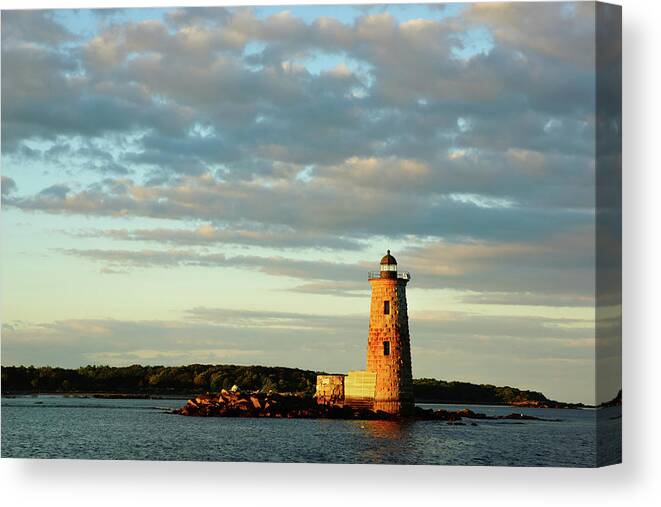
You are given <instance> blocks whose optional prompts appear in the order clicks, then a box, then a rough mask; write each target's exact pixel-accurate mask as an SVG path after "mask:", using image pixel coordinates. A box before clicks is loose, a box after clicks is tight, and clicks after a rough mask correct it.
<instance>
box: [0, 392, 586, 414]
mask: <svg viewBox="0 0 661 507" xmlns="http://www.w3.org/2000/svg"><path fill="white" fill-rule="evenodd" d="M202 394H209V393H199V392H181V393H178V392H177V393H159V392H153V393H135V392H121V391H107V392H97V391H91V392H88V391H80V392H78V391H75V392H62V391H39V392H37V391H6V392H3V393H2V397H3V398H17V397H33V396H34V397H37V396H62V397H65V398H96V399H106V400H111V399H115V400H187V399H190V398H194V397H196V396H200V395H202ZM415 403H416V404H418V405H478V406H494V407H521V408H556V409H562V410H565V409H575V410H583V409H595V408H599V407H597V406H594V405H586V404H582V403H581V404H573V403H562V404H561V405H562V406H557V407H552V406H529V405H527V404H522V403H505V402H496V401H465V400H464V401H460V400H430V399H423V400H415Z"/></svg>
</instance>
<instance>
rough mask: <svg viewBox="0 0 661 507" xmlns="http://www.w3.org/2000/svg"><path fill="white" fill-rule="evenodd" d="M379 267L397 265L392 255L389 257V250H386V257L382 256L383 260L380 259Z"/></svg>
mask: <svg viewBox="0 0 661 507" xmlns="http://www.w3.org/2000/svg"><path fill="white" fill-rule="evenodd" d="M381 265H382V266H384V265H389V266H392V265H395V266H396V265H397V259H395V258H394V257H393V256H392V255H390V250H388V253H387V254H386V255H384V256H383V258H382V259H381Z"/></svg>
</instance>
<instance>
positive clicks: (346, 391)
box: [315, 250, 414, 416]
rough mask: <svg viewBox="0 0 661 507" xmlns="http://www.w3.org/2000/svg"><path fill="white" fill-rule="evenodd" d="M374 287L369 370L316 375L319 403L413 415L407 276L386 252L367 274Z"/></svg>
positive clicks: (368, 353) (368, 349)
mask: <svg viewBox="0 0 661 507" xmlns="http://www.w3.org/2000/svg"><path fill="white" fill-rule="evenodd" d="M367 278H368V280H369V283H370V285H371V286H372V301H371V305H370V328H369V334H368V338H367V369H366V370H364V371H350V372H349V373H348V374H347V375H344V374H332V375H328V374H320V375H317V390H316V394H315V397H316V398H317V403H320V404H324V405H337V406H345V407H353V408H357V409H369V410H374V411H382V412H387V413H388V414H393V415H398V416H399V415H402V416H406V415H411V414H412V413H413V407H414V405H413V378H412V375H411V339H410V337H409V316H408V310H407V306H406V284H407V283H408V282H409V281H410V280H411V275H410V274H409V273H407V272H405V271H398V270H397V261H396V260H395V258H394V257H393V256H392V255H390V250H388V253H387V254H386V255H385V256H384V257H383V258H382V259H381V269H379V271H370V272H369V273H368V275H367Z"/></svg>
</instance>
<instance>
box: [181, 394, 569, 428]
mask: <svg viewBox="0 0 661 507" xmlns="http://www.w3.org/2000/svg"><path fill="white" fill-rule="evenodd" d="M172 413H173V414H179V415H184V416H194V417H272V418H288V419H361V420H399V419H403V418H406V419H417V420H436V421H447V422H449V423H459V422H460V421H461V420H462V419H469V420H476V419H481V420H487V419H490V420H495V419H510V420H537V421H557V419H543V418H540V417H534V416H531V415H526V414H520V413H511V414H508V415H502V416H488V415H486V414H481V413H477V412H473V411H472V410H469V409H467V408H465V409H462V410H443V409H439V410H432V409H424V408H421V407H415V409H414V411H413V413H412V414H411V415H409V416H401V415H394V414H391V413H388V412H385V411H382V410H370V409H367V408H359V407H351V406H339V405H335V404H320V403H317V400H316V399H315V398H314V397H312V396H300V395H292V394H278V393H263V392H252V393H242V392H240V391H239V390H238V389H237V388H236V387H235V388H233V389H232V390H230V391H228V390H226V389H223V390H221V391H220V393H218V394H203V395H200V396H196V397H195V398H192V399H190V400H188V402H187V403H186V405H184V406H183V407H181V408H178V409H175V410H173V411H172Z"/></svg>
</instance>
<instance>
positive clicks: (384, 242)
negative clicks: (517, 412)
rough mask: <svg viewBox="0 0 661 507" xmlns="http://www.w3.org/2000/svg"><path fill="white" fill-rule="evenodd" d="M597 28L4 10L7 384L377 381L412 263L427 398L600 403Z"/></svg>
mask: <svg viewBox="0 0 661 507" xmlns="http://www.w3.org/2000/svg"><path fill="white" fill-rule="evenodd" d="M593 27H594V13H593V11H592V7H590V6H589V5H587V6H586V5H584V4H581V5H578V4H577V5H573V4H538V5H534V6H533V5H530V4H502V5H494V4H491V5H489V4H463V5H458V4H450V5H449V6H447V7H445V8H438V7H436V6H423V5H398V6H389V7H383V6H373V7H370V8H365V7H360V6H359V7H352V6H311V7H305V6H294V7H261V8H245V7H243V8H212V9H208V8H203V9H195V8H185V9H179V8H163V9H129V10H117V11H108V12H102V13H99V12H98V11H86V10H76V11H67V10H59V11H6V12H3V14H2V37H3V38H2V62H3V63H2V65H3V69H2V111H3V113H2V178H3V179H2V197H3V207H2V231H3V232H2V237H3V248H2V296H3V298H2V299H3V305H2V321H3V333H2V362H3V364H39V365H45V364H50V365H59V366H69V367H75V366H79V365H83V364H90V363H93V364H115V365H121V364H132V363H143V364H186V363H191V362H204V363H238V364H268V365H283V366H295V367H301V368H311V369H318V370H325V371H346V370H348V369H356V368H362V367H363V366H364V361H365V355H364V349H365V344H366V340H367V322H368V306H369V292H368V289H369V286H368V284H367V281H366V273H367V271H368V270H370V269H374V268H375V267H376V266H377V265H378V261H379V259H380V257H381V255H383V253H384V251H385V250H386V249H387V248H389V249H391V250H392V251H393V253H394V254H395V256H396V257H397V258H398V260H399V262H400V265H401V266H402V268H403V269H407V270H409V271H411V272H412V273H413V282H412V283H411V284H410V287H409V308H410V315H411V332H412V346H413V368H414V376H416V377H436V378H443V379H449V380H465V381H471V382H481V383H494V384H498V385H505V384H507V385H513V386H517V387H522V388H532V389H537V390H541V391H543V392H544V393H545V394H547V395H548V396H551V397H554V398H557V399H562V400H567V401H586V402H592V401H594V389H595V386H594V374H595V363H594V354H595V349H594V347H595V340H594V337H595V330H594V191H595V189H594V121H595V118H594V98H595V97H594V78H595V75H594V68H593V65H594V32H593ZM605 357H607V358H608V357H611V355H609V353H608V351H607V353H606V354H605ZM612 358H613V359H612V360H613V361H615V359H614V355H613V356H612ZM618 375H619V373H618ZM618 385H619V377H618V378H613V381H612V387H613V389H615V388H616V386H618Z"/></svg>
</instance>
